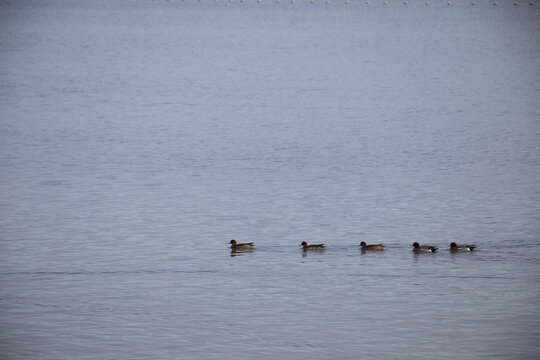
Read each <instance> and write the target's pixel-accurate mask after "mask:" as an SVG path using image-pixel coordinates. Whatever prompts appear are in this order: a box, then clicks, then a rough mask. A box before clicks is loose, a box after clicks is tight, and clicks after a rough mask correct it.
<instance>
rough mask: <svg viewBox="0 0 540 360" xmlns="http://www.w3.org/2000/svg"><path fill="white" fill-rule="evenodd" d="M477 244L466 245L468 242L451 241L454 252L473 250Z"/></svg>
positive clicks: (451, 248) (451, 249)
mask: <svg viewBox="0 0 540 360" xmlns="http://www.w3.org/2000/svg"><path fill="white" fill-rule="evenodd" d="M475 247H476V245H466V244H460V245H458V244H456V243H455V242H451V243H450V251H452V252H466V251H473V250H474V248H475Z"/></svg>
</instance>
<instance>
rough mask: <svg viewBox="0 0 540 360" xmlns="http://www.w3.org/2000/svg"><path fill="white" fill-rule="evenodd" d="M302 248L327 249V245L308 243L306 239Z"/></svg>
mask: <svg viewBox="0 0 540 360" xmlns="http://www.w3.org/2000/svg"><path fill="white" fill-rule="evenodd" d="M300 245H302V248H303V249H304V250H324V249H325V246H324V244H313V245H308V243H307V242H305V241H302V244H300Z"/></svg>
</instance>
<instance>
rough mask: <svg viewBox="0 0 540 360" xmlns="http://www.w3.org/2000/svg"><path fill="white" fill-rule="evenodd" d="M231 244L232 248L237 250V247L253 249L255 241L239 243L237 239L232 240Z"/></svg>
mask: <svg viewBox="0 0 540 360" xmlns="http://www.w3.org/2000/svg"><path fill="white" fill-rule="evenodd" d="M229 244H231V249H233V250H236V249H253V243H252V242H250V243H243V244H238V243H237V242H236V240H231V241H230V242H229Z"/></svg>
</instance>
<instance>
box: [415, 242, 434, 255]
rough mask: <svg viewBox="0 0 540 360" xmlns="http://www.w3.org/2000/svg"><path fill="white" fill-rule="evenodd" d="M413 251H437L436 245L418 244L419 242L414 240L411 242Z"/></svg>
mask: <svg viewBox="0 0 540 360" xmlns="http://www.w3.org/2000/svg"><path fill="white" fill-rule="evenodd" d="M413 251H414V252H416V253H432V252H435V251H437V247H436V246H431V245H422V246H420V244H419V243H417V242H415V243H414V244H413Z"/></svg>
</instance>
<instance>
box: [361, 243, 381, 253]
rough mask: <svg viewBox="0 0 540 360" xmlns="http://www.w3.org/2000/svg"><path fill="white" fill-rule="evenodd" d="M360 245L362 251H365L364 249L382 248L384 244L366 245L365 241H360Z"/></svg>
mask: <svg viewBox="0 0 540 360" xmlns="http://www.w3.org/2000/svg"><path fill="white" fill-rule="evenodd" d="M360 246H361V247H362V251H365V250H379V251H380V250H384V245H383V244H371V245H367V244H366V242H365V241H362V242H361V243H360Z"/></svg>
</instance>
